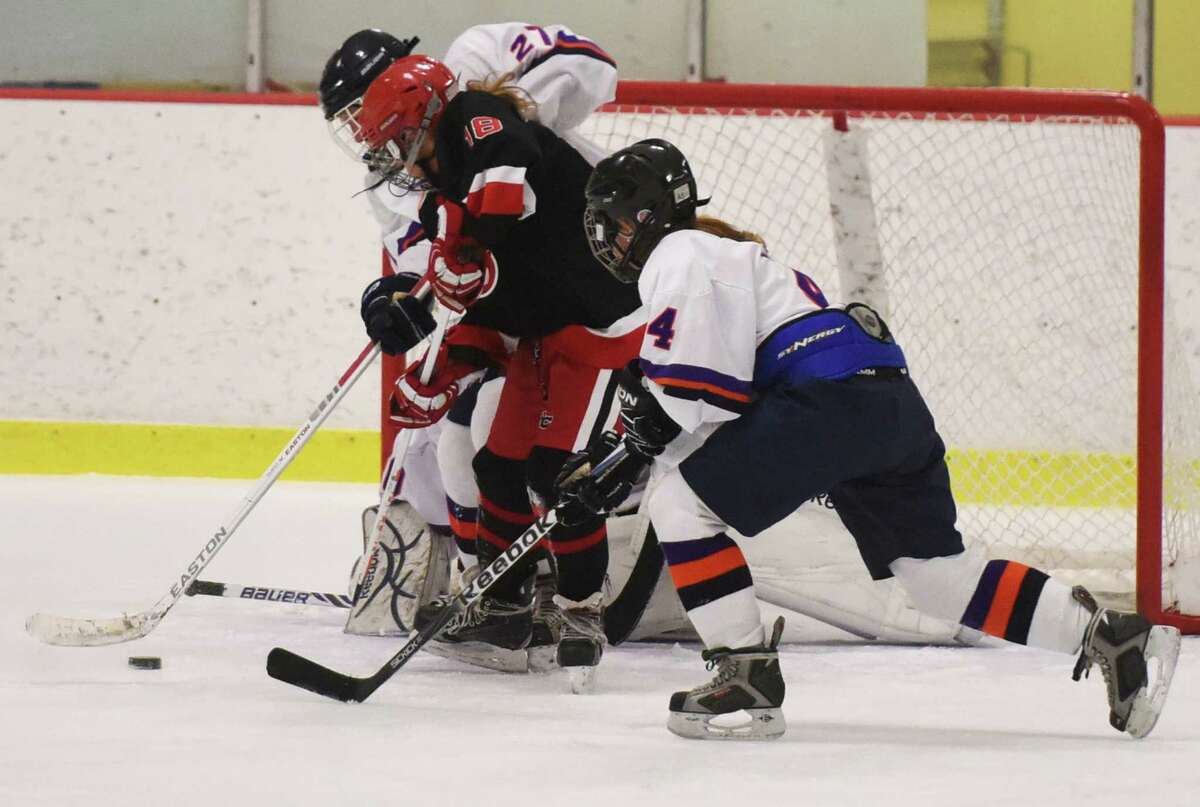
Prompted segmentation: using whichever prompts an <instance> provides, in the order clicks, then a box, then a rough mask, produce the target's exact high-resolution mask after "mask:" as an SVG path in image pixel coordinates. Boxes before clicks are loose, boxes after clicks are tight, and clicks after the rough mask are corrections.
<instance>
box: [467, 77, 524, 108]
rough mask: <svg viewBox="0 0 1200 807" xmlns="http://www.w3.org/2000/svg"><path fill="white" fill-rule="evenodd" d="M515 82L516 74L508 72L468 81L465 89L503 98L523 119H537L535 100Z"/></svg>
mask: <svg viewBox="0 0 1200 807" xmlns="http://www.w3.org/2000/svg"><path fill="white" fill-rule="evenodd" d="M516 82H517V74H516V73H512V72H508V73H505V74H504V75H501V76H489V77H488V78H485V79H478V80H474V81H468V82H467V89H468V90H476V91H478V92H486V93H488V94H489V95H494V96H496V97H497V98H503V99H504V100H505V101H507V102H508V103H509V105H511V106H512V108H513V109H515V110H516V111H517V114H518V115H520V116H521V118H522V119H523V120H537V102H536V101H534V100H533V98H531V97H530V95H529V93H527V92H526V91H525V90H524V89H523V88H521V87H518V86H517V83H516Z"/></svg>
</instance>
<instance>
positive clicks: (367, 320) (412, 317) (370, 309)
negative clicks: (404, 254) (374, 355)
mask: <svg viewBox="0 0 1200 807" xmlns="http://www.w3.org/2000/svg"><path fill="white" fill-rule="evenodd" d="M419 279H420V278H419V277H418V276H417V275H413V274H407V273H405V274H399V275H391V276H390V277H382V278H379V279H378V280H375V281H374V282H372V283H371V285H369V286H367V288H366V291H364V292H363V296H362V305H361V307H360V310H359V313H360V314H361V315H362V319H363V324H364V325H366V326H367V336H370V337H371V338H372V339H374V340H375V341H376V342H378V343H379V346H380V347H381V348H383V352H384V353H386V354H388V355H389V356H397V355H400V354H402V353H407V352H408V350H409V348H411V347H412V346H413V345H415V344H417V343H418V342H420V341H421V340H422V339H424V338H425V337H426V336H428V335H429V334H431V333H433V330H434V328H435V327H436V323H435V322H434V319H433V315H432V314H431V313H429V308H428V306H427V305H426V304H425V303H423V302H421V301H420V300H418V299H417V298H416V297H412V296H411V295H410V294H409V292H411V291H412V289H413V286H415V285H416V284H417V281H418V280H419Z"/></svg>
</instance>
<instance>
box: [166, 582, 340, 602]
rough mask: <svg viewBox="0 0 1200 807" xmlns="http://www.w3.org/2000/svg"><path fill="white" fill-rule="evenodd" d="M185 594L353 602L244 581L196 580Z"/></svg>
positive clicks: (271, 599) (248, 598) (264, 599)
mask: <svg viewBox="0 0 1200 807" xmlns="http://www.w3.org/2000/svg"><path fill="white" fill-rule="evenodd" d="M187 595H188V596H189V597H195V596H198V595H201V596H207V597H229V598H231V599H235V600H259V601H261V602H285V603H291V604H292V605H324V606H329V607H332V608H349V607H350V606H351V605H353V604H354V601H353V600H351V599H350V598H349V597H348V596H346V595H345V594H331V593H329V592H326V591H300V590H297V589H290V588H274V587H271V586H248V585H245V584H244V583H218V582H215V581H213V580H196V581H195V582H193V583H192V584H191V585H190V586H188V588H187Z"/></svg>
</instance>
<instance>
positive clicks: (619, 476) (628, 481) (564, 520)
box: [554, 432, 649, 527]
mask: <svg viewBox="0 0 1200 807" xmlns="http://www.w3.org/2000/svg"><path fill="white" fill-rule="evenodd" d="M620 442H621V436H620V435H619V434H617V433H616V432H604V433H603V434H601V435H600V436H599V437H598V438H597V439H596V441H595V442H594V443H592V444H591V445H590V446H588V447H587V450H585V451H579V452H576V453H574V454H572V455H571V456H569V457H567V461H566V462H565V463H563V467H562V470H560V471H559V472H558V477H557V478H556V479H555V480H554V488H555V491H556V493H557V496H558V504H557V506H556V507H557V513H558V521H559V523H560V524H562V525H563V526H564V527H574V526H577V525H579V524H582V523H584V522H585V521H588V520H589V519H594V518H596V517H597V516H600V515H604V514H605V513H610V512H612V511H613V510H615V509H617V507H619V506H620V504H621V502H623V501H625V500H626V499H627V498H629V493H630V491H632V490H633V485H634V483H635V482H637V479H638V477H639V476H640V475H641V473H642V471H643V470H644V469H645V468H646V466H647V465H648V464H649V461H648V460H647V459H646V458H645V457H643V456H641V455H639V454H626V455H625V456H624V457H622V458H621V459H619V460H617V461H616V462H615V463H614V464H613V465H611V466H610V467H609V468H608V470H606V471H605V472H604V473H603V474H601V475H600V476H598V477H593V476H591V475H590V474H591V470H592V468H594V467H595V466H596V465H598V464H599V463H600V461H601V460H603V459H604V458H605V457H607V456H608V455H609V454H611V453H612V452H613V449H614V448H616V447H617V445H618V444H619V443H620Z"/></svg>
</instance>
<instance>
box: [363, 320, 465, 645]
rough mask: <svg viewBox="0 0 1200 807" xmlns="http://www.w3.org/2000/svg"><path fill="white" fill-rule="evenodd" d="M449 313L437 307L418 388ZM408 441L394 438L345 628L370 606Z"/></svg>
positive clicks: (408, 435) (409, 434) (428, 374)
mask: <svg viewBox="0 0 1200 807" xmlns="http://www.w3.org/2000/svg"><path fill="white" fill-rule="evenodd" d="M451 313H452V312H451V311H450V309H448V308H446V307H445V306H438V311H437V327H435V328H434V331H433V333H432V334H431V335H430V337H429V348H428V350H427V351H426V353H425V359H424V360H423V363H422V365H421V371H420V383H421V384H428V383H429V379H430V378H432V376H433V373H434V369H435V367H436V366H437V357H438V355H439V354H440V353H441V350H442V341H443V340H444V339H445V337H446V329H447V328H448V327H449V324H450V316H451ZM412 439H413V430H412V429H401V431H400V433H399V434H398V435H396V442H395V444H394V445H393V448H392V457H391V459H390V460H388V466H387V476H386V478H385V479H384V482H383V484H382V485H381V486H380V490H379V508H378V509H377V510H376V511H375V522H374V524H372V525H371V532H370V536H371V537H370V540H369V541H368V542H367V547H366V550H365V551H364V553H363V557H365V558H366V562H365V563H362V564H361V569H362V571H361V572H360V573H359V578H358V581H357V582H356V583H355V586H354V606H353V607H352V608H351V609H350V617H349V619H348V620H347V624H349V623H350V622H352V621H353V620H354V619H355V617H357V616H358V615H359V614H360V613H361V612H362V610H363V609H364V608H366V607H367V604H368V603H369V602H370V598H369V597H368V596H366V595H367V594H368V592H369V591H370V589H371V583H372V582H373V581H374V579H375V577H376V576H377V574H378V572H379V568H380V563H381V558H380V557H379V555H380V551H379V542H380V539H381V538H382V536H383V525H384V524H385V523H386V522H387V512H388V507H389V506H390V505H391V503H392V500H393V499H394V498H395V497H396V496H397V495H398V494H399V493H400V486H401V484H402V482H403V480H404V457H405V455H406V454H407V453H408V447H409V446H410V445H412Z"/></svg>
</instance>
